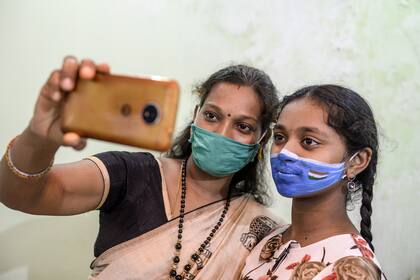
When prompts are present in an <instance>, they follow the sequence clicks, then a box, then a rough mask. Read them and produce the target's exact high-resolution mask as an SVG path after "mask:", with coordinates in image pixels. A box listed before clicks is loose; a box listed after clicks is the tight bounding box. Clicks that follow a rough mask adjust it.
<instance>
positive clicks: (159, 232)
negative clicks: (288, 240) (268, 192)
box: [89, 195, 276, 280]
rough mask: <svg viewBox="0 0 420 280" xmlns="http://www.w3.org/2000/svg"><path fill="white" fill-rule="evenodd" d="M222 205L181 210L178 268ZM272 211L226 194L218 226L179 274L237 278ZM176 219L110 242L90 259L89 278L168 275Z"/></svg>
mask: <svg viewBox="0 0 420 280" xmlns="http://www.w3.org/2000/svg"><path fill="white" fill-rule="evenodd" d="M224 206H225V201H219V202H216V203H213V204H210V205H208V206H205V207H202V208H199V209H196V210H194V211H192V212H189V213H187V214H186V215H185V218H184V231H183V238H182V249H181V253H180V259H181V261H180V263H179V265H178V273H181V271H182V269H183V267H184V266H185V265H186V264H187V263H188V262H189V261H190V259H191V255H192V254H193V253H194V252H196V251H197V249H198V248H199V246H200V244H201V243H202V242H203V241H204V240H205V239H206V237H207V236H208V234H209V233H210V232H211V230H212V229H213V227H214V225H215V224H216V223H217V222H218V220H219V217H220V215H221V213H222V211H223V208H224ZM270 217H272V214H270V211H269V210H267V209H266V208H265V207H264V206H262V205H260V204H258V203H257V202H255V201H254V200H253V199H252V198H251V197H250V196H249V195H243V196H240V197H237V198H234V199H232V201H231V203H230V208H229V211H228V213H227V215H226V217H225V220H224V222H223V224H222V226H221V227H220V228H219V230H218V232H217V233H216V235H215V236H214V237H213V239H212V241H211V243H210V244H209V246H207V247H206V249H205V250H204V252H203V253H201V254H200V258H199V260H197V262H194V264H193V266H192V269H191V270H190V272H191V273H190V274H183V276H184V278H183V279H197V280H199V279H201V280H204V279H238V278H239V276H240V273H241V270H242V268H243V266H244V263H245V259H246V257H247V256H248V255H249V253H250V250H251V249H252V248H253V247H254V246H255V245H256V243H258V242H259V241H260V240H261V239H262V238H263V237H264V236H266V235H267V234H268V233H269V232H270V231H271V230H272V229H273V228H274V227H275V225H276V222H275V221H274V220H273V219H272V218H270ZM177 235H178V219H177V218H175V219H173V220H172V221H169V222H168V223H166V224H164V225H162V226H160V227H158V228H156V229H154V230H151V231H149V232H147V233H145V234H143V235H141V236H139V237H136V238H134V239H131V240H129V241H126V242H124V243H121V244H119V245H116V246H114V247H112V248H110V249H109V250H107V251H105V252H104V253H103V254H101V255H100V256H99V257H98V258H97V259H95V260H94V262H93V263H92V265H91V268H92V274H91V276H90V277H89V279H91V280H106V279H113V280H114V279H127V280H128V279H130V280H140V279H169V271H170V270H171V266H172V259H173V257H174V256H175V243H176V241H177Z"/></svg>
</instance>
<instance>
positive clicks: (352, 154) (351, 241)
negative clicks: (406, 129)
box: [241, 85, 383, 280]
mask: <svg viewBox="0 0 420 280" xmlns="http://www.w3.org/2000/svg"><path fill="white" fill-rule="evenodd" d="M273 134H274V142H273V145H272V148H271V153H272V154H271V170H272V176H273V179H274V182H275V184H276V187H277V190H278V192H279V193H280V194H281V195H282V196H285V197H290V198H292V199H293V204H292V223H291V225H286V226H281V227H279V228H278V229H276V230H275V231H274V232H273V233H271V234H270V235H269V236H267V237H266V238H265V239H264V240H263V241H261V242H260V243H259V244H258V245H257V246H256V247H255V248H254V250H253V251H252V253H251V255H250V256H249V257H248V259H247V261H246V266H245V268H244V269H243V272H242V277H241V279H255V280H257V279H258V280H269V279H316V280H321V279H323V280H326V279H381V277H382V276H381V275H383V274H382V273H381V271H380V269H379V264H378V262H377V260H376V258H375V255H374V253H373V246H372V233H371V232H370V226H371V218H370V216H371V214H372V207H371V200H372V194H373V191H372V188H373V184H374V180H375V174H376V164H377V159H378V136H377V129H376V125H375V120H374V117H373V114H372V111H371V109H370V107H369V105H368V104H367V103H366V102H365V101H364V99H363V98H362V97H361V96H359V95H358V94H357V93H355V92H353V91H351V90H349V89H346V88H344V87H340V86H336V85H321V86H309V87H305V88H303V89H301V90H299V91H297V92H295V93H294V94H292V95H290V96H287V97H285V98H284V99H283V101H282V102H281V104H280V114H279V117H278V120H277V123H276V125H275V127H274V130H273ZM358 196H361V197H362V204H361V208H360V213H361V216H362V220H361V223H360V233H359V231H358V230H357V229H356V227H355V226H354V225H353V224H352V222H351V221H350V219H349V217H348V216H347V211H346V209H347V208H346V204H347V203H349V204H352V203H354V200H355V198H357V197H358Z"/></svg>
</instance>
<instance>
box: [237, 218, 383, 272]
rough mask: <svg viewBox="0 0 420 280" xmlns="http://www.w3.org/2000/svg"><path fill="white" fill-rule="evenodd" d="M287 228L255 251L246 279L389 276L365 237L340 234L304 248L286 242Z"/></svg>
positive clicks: (246, 270)
mask: <svg viewBox="0 0 420 280" xmlns="http://www.w3.org/2000/svg"><path fill="white" fill-rule="evenodd" d="M287 228H288V225H286V226H283V227H280V228H278V229H277V230H275V231H274V232H273V233H271V234H270V235H268V236H267V237H266V238H264V239H263V240H262V241H261V242H260V243H259V244H258V245H257V246H256V247H255V248H254V249H253V250H252V252H251V254H250V256H249V257H248V258H247V260H246V264H245V267H244V269H243V270H242V275H241V279H242V280H276V279H277V280H288V279H290V280H298V279H299V280H309V279H313V280H333V279H337V280H339V279H369V280H371V279H374V280H380V279H382V280H384V279H386V277H385V275H384V274H383V273H382V272H381V270H380V266H379V263H378V261H377V259H376V257H375V255H374V254H373V252H372V250H371V249H370V248H369V245H368V244H367V242H366V241H365V240H364V239H363V237H361V236H359V235H355V234H340V235H334V236H331V237H329V238H326V239H324V240H321V241H318V242H316V243H313V244H310V245H308V246H305V247H300V245H299V243H298V242H296V241H293V240H291V241H288V242H286V243H284V244H283V243H282V233H283V232H284V231H285V230H286V229H287Z"/></svg>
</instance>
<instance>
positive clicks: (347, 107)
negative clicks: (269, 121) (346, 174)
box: [280, 85, 379, 250]
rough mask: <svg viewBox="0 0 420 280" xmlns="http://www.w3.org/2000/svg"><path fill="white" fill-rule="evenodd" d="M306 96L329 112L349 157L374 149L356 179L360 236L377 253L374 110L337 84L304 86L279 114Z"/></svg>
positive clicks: (284, 99)
mask: <svg viewBox="0 0 420 280" xmlns="http://www.w3.org/2000/svg"><path fill="white" fill-rule="evenodd" d="M303 97H308V98H310V99H311V100H313V101H315V102H317V103H318V104H320V105H321V106H322V107H323V109H324V110H325V111H326V112H327V114H328V121H327V123H328V125H329V126H330V127H332V128H334V129H335V130H336V131H337V133H338V134H339V135H341V136H342V137H343V139H344V140H345V144H346V147H347V154H348V155H353V154H354V153H356V152H358V151H360V150H361V149H363V148H366V147H369V148H371V149H372V157H371V160H370V162H369V165H368V166H367V167H366V169H365V170H363V171H362V172H361V173H359V174H358V175H357V176H356V178H355V180H356V183H357V184H358V185H359V186H361V192H362V194H361V197H362V205H361V207H360V215H361V216H362V220H361V222H360V233H361V235H362V236H363V237H364V238H365V239H366V240H367V242H368V243H369V246H370V247H371V248H372V250H374V247H373V245H372V233H371V231H370V229H371V218H370V217H371V215H372V206H371V201H372V198H373V184H374V182H375V175H376V165H377V162H378V148H379V143H378V132H377V127H376V123H375V119H374V117H373V113H372V110H371V108H370V106H369V104H368V103H367V102H366V101H365V100H364V99H363V98H362V97H361V96H360V95H359V94H357V93H356V92H354V91H352V90H350V89H348V88H345V87H341V86H337V85H317V86H308V87H304V88H302V89H300V90H298V91H296V92H295V93H293V94H292V95H289V96H286V97H284V98H283V100H282V101H281V103H280V112H281V111H282V110H283V108H284V107H285V106H286V105H287V104H289V103H290V102H292V101H294V100H296V99H299V98H303ZM359 192H360V190H359ZM347 200H349V194H347Z"/></svg>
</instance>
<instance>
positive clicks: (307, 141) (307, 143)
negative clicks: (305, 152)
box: [302, 138, 319, 146]
mask: <svg viewBox="0 0 420 280" xmlns="http://www.w3.org/2000/svg"><path fill="white" fill-rule="evenodd" d="M302 143H303V144H304V145H305V146H314V145H317V144H319V142H317V141H315V140H314V139H312V138H305V139H303V140H302Z"/></svg>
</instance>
